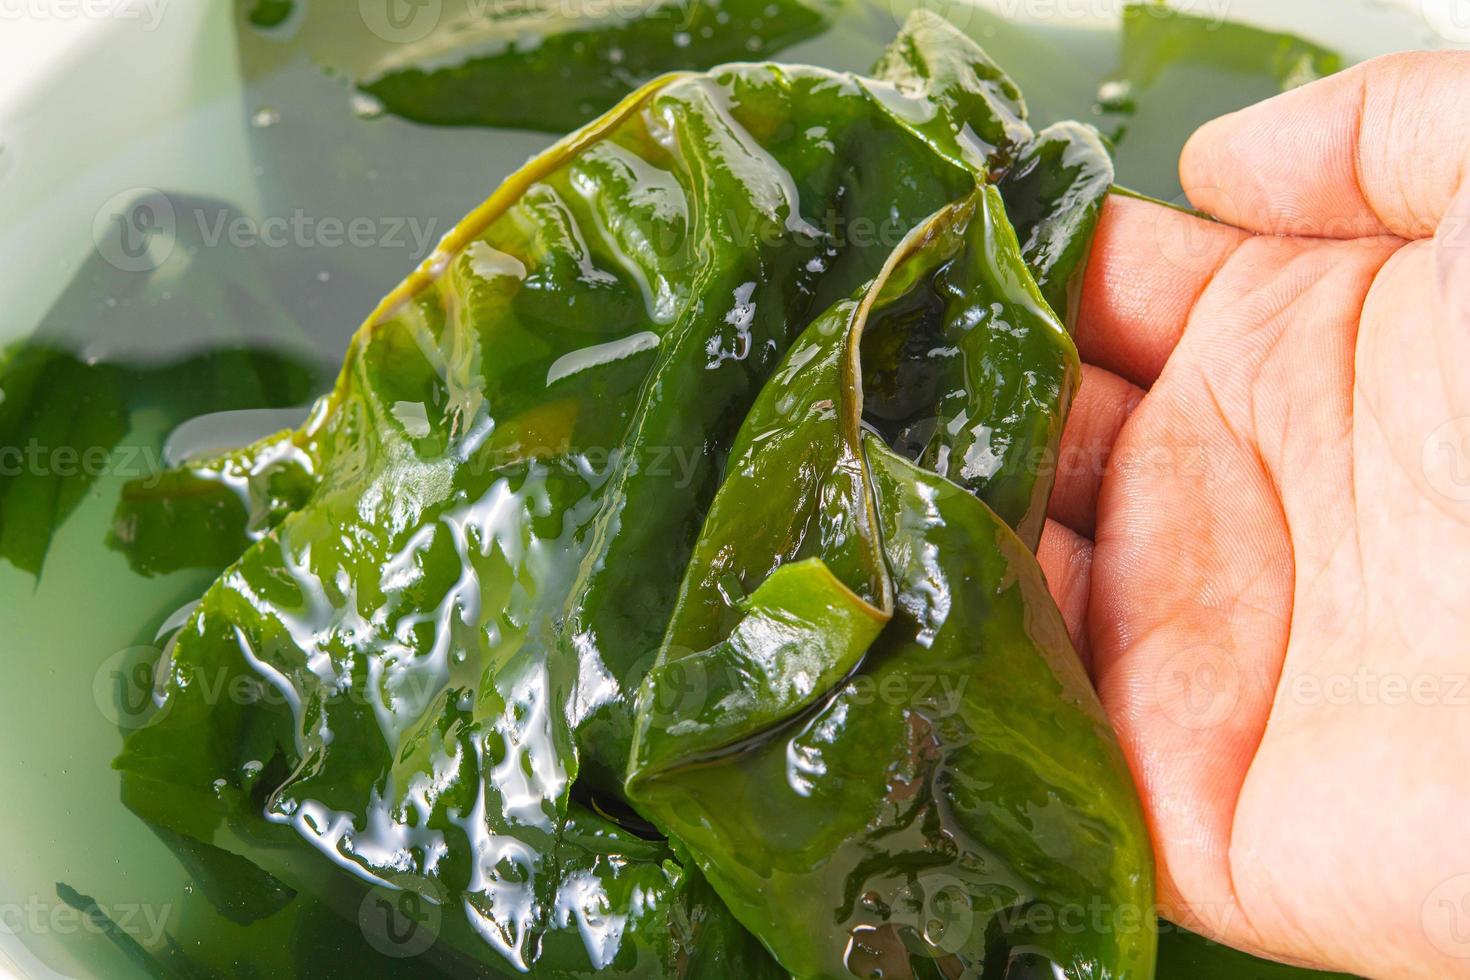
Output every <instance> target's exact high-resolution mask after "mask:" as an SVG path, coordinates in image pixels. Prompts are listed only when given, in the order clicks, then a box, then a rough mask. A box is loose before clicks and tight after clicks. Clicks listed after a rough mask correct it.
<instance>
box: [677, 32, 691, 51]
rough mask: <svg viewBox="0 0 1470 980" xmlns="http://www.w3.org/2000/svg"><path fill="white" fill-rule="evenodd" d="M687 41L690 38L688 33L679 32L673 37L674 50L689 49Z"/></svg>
mask: <svg viewBox="0 0 1470 980" xmlns="http://www.w3.org/2000/svg"><path fill="white" fill-rule="evenodd" d="M689 41H690V37H689V32H688V31H680V32H679V33H677V34H675V35H674V47H676V48H687V47H689Z"/></svg>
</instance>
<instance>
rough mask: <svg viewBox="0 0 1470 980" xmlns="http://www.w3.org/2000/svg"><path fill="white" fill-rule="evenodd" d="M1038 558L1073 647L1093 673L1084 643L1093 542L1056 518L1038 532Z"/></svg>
mask: <svg viewBox="0 0 1470 980" xmlns="http://www.w3.org/2000/svg"><path fill="white" fill-rule="evenodd" d="M1036 558H1037V561H1039V562H1040V563H1041V570H1042V572H1043V573H1044V574H1045V575H1046V584H1047V585H1048V586H1050V588H1051V594H1052V598H1053V599H1055V600H1056V603H1057V608H1058V609H1060V610H1061V611H1062V619H1063V620H1065V621H1066V623H1067V634H1068V635H1069V636H1071V637H1072V646H1073V647H1075V648H1076V650H1077V655H1078V656H1079V657H1081V658H1082V665H1083V666H1084V667H1086V668H1087V671H1088V673H1091V672H1092V655H1091V652H1090V651H1089V649H1088V646H1087V601H1088V593H1089V591H1090V590H1091V588H1092V542H1091V541H1089V540H1087V539H1086V538H1084V537H1082V535H1080V534H1078V533H1077V532H1076V531H1072V530H1069V529H1068V528H1066V527H1063V526H1062V525H1060V524H1058V523H1057V522H1056V521H1047V522H1046V527H1045V528H1044V529H1043V530H1042V532H1041V547H1040V548H1038V549H1037V551H1036Z"/></svg>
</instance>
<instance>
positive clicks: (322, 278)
mask: <svg viewBox="0 0 1470 980" xmlns="http://www.w3.org/2000/svg"><path fill="white" fill-rule="evenodd" d="M331 278H332V274H331V273H330V272H318V273H317V274H316V281H317V282H329V281H330V280H331Z"/></svg>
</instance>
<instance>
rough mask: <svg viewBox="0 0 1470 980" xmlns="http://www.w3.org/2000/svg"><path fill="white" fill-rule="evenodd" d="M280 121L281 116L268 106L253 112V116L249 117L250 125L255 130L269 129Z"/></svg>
mask: <svg viewBox="0 0 1470 980" xmlns="http://www.w3.org/2000/svg"><path fill="white" fill-rule="evenodd" d="M280 121H281V114H280V113H279V112H277V111H276V110H274V109H272V108H271V107H270V106H261V107H260V108H259V109H256V110H255V115H253V116H251V117H250V124H251V125H252V126H254V127H256V128H257V129H269V128H270V127H272V126H274V125H275V124H276V123H278V122H280Z"/></svg>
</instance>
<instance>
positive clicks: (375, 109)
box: [352, 92, 383, 119]
mask: <svg viewBox="0 0 1470 980" xmlns="http://www.w3.org/2000/svg"><path fill="white" fill-rule="evenodd" d="M352 114H353V115H354V116H356V117H357V118H359V119H377V118H378V117H379V116H381V115H382V114H383V103H382V101H381V100H379V99H378V98H376V97H375V96H371V95H368V94H366V93H364V92H358V93H357V94H356V95H354V96H353V97H352Z"/></svg>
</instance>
